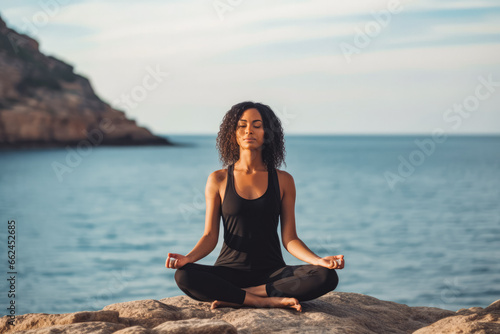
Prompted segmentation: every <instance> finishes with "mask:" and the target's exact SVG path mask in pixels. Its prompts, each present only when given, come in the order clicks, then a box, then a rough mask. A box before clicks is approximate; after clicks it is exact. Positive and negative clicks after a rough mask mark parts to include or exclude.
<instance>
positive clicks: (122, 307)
mask: <svg viewBox="0 0 500 334" xmlns="http://www.w3.org/2000/svg"><path fill="white" fill-rule="evenodd" d="M301 304H302V306H303V311H302V312H296V311H295V310H291V309H279V308H248V307H241V308H217V309H214V310H211V309H210V303H208V302H199V301H196V300H194V299H192V298H190V297H187V296H176V297H168V298H163V299H160V300H153V299H146V300H137V301H130V302H124V303H116V304H111V305H108V306H105V307H104V308H103V309H102V310H99V311H81V312H75V313H65V314H46V313H28V314H24V315H17V316H15V324H14V325H9V323H8V322H9V319H10V317H9V316H4V317H2V318H0V334H4V333H30V334H35V333H38V334H40V333H101V334H106V333H119V334H123V333H151V334H153V333H155V334H156V333H158V334H159V333H184V332H189V333H240V334H242V333H269V332H273V333H280V332H282V333H356V334H363V333H389V332H390V333H417V334H427V333H453V332H463V333H489V332H492V333H493V332H500V319H499V318H500V300H497V301H496V302H494V303H492V304H491V305H490V306H488V307H486V308H484V309H483V308H481V307H472V308H469V309H460V310H458V311H456V312H453V311H450V310H444V309H440V308H435V307H409V306H407V305H404V304H399V303H395V302H391V301H383V300H379V299H377V298H374V297H371V296H367V295H363V294H358V293H352V292H335V291H333V292H330V293H328V294H326V295H324V296H321V297H319V298H317V299H314V300H311V301H305V302H301Z"/></svg>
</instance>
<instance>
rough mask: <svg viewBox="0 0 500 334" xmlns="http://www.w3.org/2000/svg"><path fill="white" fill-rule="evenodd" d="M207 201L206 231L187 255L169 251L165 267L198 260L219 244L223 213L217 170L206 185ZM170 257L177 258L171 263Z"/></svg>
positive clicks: (173, 266)
mask: <svg viewBox="0 0 500 334" xmlns="http://www.w3.org/2000/svg"><path fill="white" fill-rule="evenodd" d="M205 201H206V213H205V231H204V232H203V235H202V236H201V238H200V240H199V241H198V243H197V244H196V245H195V246H194V248H193V249H192V250H191V251H190V252H189V253H188V254H186V255H185V256H184V255H181V254H177V253H168V257H167V261H166V263H165V267H167V268H174V269H177V268H180V267H182V266H184V265H185V264H186V263H192V262H196V261H198V260H200V259H202V258H204V257H205V256H207V255H208V254H210V253H211V252H212V251H213V250H214V248H215V246H217V241H218V239H219V225H220V214H221V213H220V209H221V201H220V194H219V181H218V179H217V172H213V173H211V174H210V175H209V176H208V180H207V185H206V187H205ZM170 258H174V259H176V262H175V263H173V264H171V263H170Z"/></svg>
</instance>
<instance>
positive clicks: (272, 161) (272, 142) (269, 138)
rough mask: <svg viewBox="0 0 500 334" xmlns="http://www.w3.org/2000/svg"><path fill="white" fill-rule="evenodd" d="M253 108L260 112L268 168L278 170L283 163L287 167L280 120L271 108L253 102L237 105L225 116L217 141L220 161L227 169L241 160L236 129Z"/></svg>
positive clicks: (265, 161)
mask: <svg viewBox="0 0 500 334" xmlns="http://www.w3.org/2000/svg"><path fill="white" fill-rule="evenodd" d="M252 108H255V109H257V110H258V111H259V113H260V116H261V117H262V122H263V126H264V144H263V146H264V147H263V149H262V160H263V161H264V163H265V164H266V166H267V167H268V168H269V167H274V168H278V167H279V166H281V164H282V163H284V164H285V166H286V162H285V154H286V151H285V135H284V133H283V127H282V126H281V121H280V119H279V118H278V117H277V116H276V114H275V113H274V112H273V111H272V109H271V108H270V107H269V106H267V105H265V104H262V103H256V102H251V101H246V102H241V103H238V104H235V105H234V106H232V107H231V109H230V110H229V111H228V112H227V113H226V114H225V115H224V118H223V119H222V123H221V125H220V129H219V133H218V134H217V139H216V147H217V150H218V151H219V160H220V161H221V162H222V165H223V166H224V167H227V166H229V165H231V164H233V163H235V162H236V161H238V159H239V158H240V147H239V145H238V142H237V141H236V128H237V126H238V121H239V119H240V117H241V115H242V114H243V113H244V112H245V111H246V110H248V109H252Z"/></svg>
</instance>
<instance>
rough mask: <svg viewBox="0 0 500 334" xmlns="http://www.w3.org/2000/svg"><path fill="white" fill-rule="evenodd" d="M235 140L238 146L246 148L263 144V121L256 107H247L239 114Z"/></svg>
mask: <svg viewBox="0 0 500 334" xmlns="http://www.w3.org/2000/svg"><path fill="white" fill-rule="evenodd" d="M249 139H252V140H249ZM236 142H237V143H238V145H240V147H242V148H248V149H251V148H258V147H260V146H262V145H263V144H264V123H263V121H262V116H261V115H260V113H259V111H258V110H257V109H255V108H251V109H247V110H245V112H243V114H242V115H241V117H240V119H239V120H238V125H237V126H236Z"/></svg>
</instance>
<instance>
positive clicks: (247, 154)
mask: <svg viewBox="0 0 500 334" xmlns="http://www.w3.org/2000/svg"><path fill="white" fill-rule="evenodd" d="M234 165H235V167H237V168H238V169H243V170H244V171H246V172H247V173H253V172H256V171H259V170H260V171H265V170H267V166H266V165H265V164H264V161H263V160H262V153H261V151H254V150H242V151H240V158H239V159H238V161H236V162H235V163H234Z"/></svg>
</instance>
